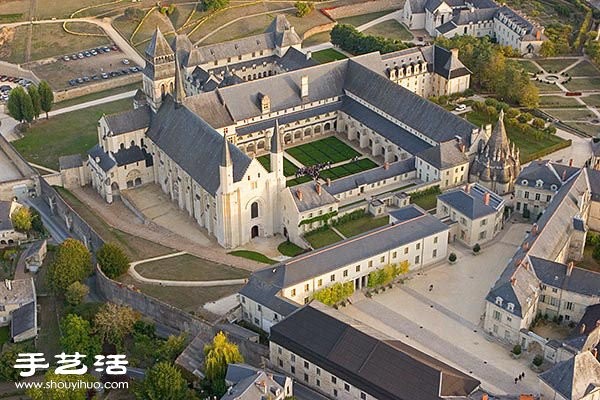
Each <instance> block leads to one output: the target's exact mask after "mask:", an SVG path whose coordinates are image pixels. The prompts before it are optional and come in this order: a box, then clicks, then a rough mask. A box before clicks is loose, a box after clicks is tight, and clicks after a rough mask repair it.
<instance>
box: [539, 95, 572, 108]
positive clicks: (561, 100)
mask: <svg viewBox="0 0 600 400" xmlns="http://www.w3.org/2000/svg"><path fill="white" fill-rule="evenodd" d="M544 107H550V108H555V107H581V103H580V102H578V101H577V100H576V99H574V98H573V97H566V96H558V95H557V96H540V108H544Z"/></svg>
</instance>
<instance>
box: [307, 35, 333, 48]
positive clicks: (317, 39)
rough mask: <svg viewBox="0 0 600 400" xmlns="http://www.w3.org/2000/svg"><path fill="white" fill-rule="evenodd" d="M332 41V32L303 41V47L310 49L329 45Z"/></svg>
mask: <svg viewBox="0 0 600 400" xmlns="http://www.w3.org/2000/svg"><path fill="white" fill-rule="evenodd" d="M330 40H331V35H330V32H321V33H317V34H314V35H312V36H310V37H308V38H306V39H305V40H303V41H302V47H310V46H314V45H316V44H322V43H327V42H329V41H330Z"/></svg>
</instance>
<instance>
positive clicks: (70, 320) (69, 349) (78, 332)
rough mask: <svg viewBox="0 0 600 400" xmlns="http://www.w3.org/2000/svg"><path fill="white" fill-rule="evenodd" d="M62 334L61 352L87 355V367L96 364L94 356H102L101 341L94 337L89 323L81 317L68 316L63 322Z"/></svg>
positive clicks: (85, 360)
mask: <svg viewBox="0 0 600 400" xmlns="http://www.w3.org/2000/svg"><path fill="white" fill-rule="evenodd" d="M61 332H62V336H61V337H60V346H61V350H63V351H64V352H65V353H67V354H75V352H76V351H78V352H79V353H81V354H85V355H86V356H87V357H86V358H85V359H84V362H85V364H86V365H88V366H89V365H91V364H92V363H93V362H94V355H96V354H100V351H101V350H102V348H101V345H100V341H99V340H98V338H97V337H96V336H93V335H92V327H91V325H90V323H89V321H87V320H85V319H83V318H81V317H80V316H79V315H75V314H68V315H66V316H65V317H64V318H63V320H62V322H61Z"/></svg>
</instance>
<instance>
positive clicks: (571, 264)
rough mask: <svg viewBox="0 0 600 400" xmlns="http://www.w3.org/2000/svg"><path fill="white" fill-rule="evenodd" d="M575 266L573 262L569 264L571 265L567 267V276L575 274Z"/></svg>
mask: <svg viewBox="0 0 600 400" xmlns="http://www.w3.org/2000/svg"><path fill="white" fill-rule="evenodd" d="M574 266H575V264H574V263H573V261H571V262H570V263H569V265H568V266H567V276H571V273H573V267H574Z"/></svg>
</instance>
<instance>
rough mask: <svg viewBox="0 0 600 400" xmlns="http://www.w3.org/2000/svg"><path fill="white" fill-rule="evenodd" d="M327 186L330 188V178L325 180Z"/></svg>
mask: <svg viewBox="0 0 600 400" xmlns="http://www.w3.org/2000/svg"><path fill="white" fill-rule="evenodd" d="M327 186H331V178H327Z"/></svg>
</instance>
